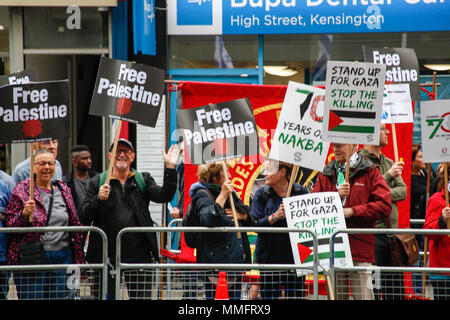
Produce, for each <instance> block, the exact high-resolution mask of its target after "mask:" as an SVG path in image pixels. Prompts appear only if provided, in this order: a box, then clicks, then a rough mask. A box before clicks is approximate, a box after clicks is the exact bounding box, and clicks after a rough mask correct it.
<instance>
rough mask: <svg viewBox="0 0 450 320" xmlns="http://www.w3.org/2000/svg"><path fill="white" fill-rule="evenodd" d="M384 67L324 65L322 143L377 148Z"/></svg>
mask: <svg viewBox="0 0 450 320" xmlns="http://www.w3.org/2000/svg"><path fill="white" fill-rule="evenodd" d="M385 72H386V66H385V65H384V64H375V63H368V62H347V61H328V63H327V77H326V86H325V88H326V93H325V107H324V115H323V140H325V141H329V142H336V143H348V144H370V145H378V144H379V142H380V124H381V109H382V104H383V90H384V77H385Z"/></svg>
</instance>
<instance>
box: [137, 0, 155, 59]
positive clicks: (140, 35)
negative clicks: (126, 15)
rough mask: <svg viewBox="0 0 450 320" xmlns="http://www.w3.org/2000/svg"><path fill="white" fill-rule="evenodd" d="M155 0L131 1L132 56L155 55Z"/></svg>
mask: <svg viewBox="0 0 450 320" xmlns="http://www.w3.org/2000/svg"><path fill="white" fill-rule="evenodd" d="M155 18H156V16H155V0H133V37H134V39H133V40H134V54H138V53H141V54H147V55H152V56H154V55H156V22H155Z"/></svg>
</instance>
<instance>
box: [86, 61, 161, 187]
mask: <svg viewBox="0 0 450 320" xmlns="http://www.w3.org/2000/svg"><path fill="white" fill-rule="evenodd" d="M164 77H165V71H164V70H162V69H158V68H154V67H150V66H146V65H144V64H139V63H135V62H131V61H123V60H115V59H110V58H106V57H102V58H101V60H100V64H99V68H98V73H97V79H96V82H95V87H94V92H93V95H92V99H91V105H90V108H89V113H90V114H93V115H97V116H102V117H109V118H113V119H117V120H118V125H117V128H116V132H115V135H114V136H115V138H114V142H113V150H112V151H113V155H114V154H115V151H116V148H117V143H118V140H119V135H120V129H121V127H122V121H128V122H131V123H135V124H141V125H145V126H150V127H155V126H156V121H157V119H158V114H159V111H160V109H161V105H162V102H163V96H164V92H165V84H164ZM113 162H114V158H112V159H111V160H110V163H109V165H108V174H107V178H106V181H105V183H108V184H109V181H110V179H111V173H112V164H113Z"/></svg>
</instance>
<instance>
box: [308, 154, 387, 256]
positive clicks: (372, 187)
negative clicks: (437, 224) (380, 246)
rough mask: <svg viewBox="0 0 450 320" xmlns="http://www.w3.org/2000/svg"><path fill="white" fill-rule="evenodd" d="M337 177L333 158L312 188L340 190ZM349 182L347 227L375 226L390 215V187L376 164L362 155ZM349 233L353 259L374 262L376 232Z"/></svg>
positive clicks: (321, 190)
mask: <svg viewBox="0 0 450 320" xmlns="http://www.w3.org/2000/svg"><path fill="white" fill-rule="evenodd" d="M336 177H337V174H336V160H333V161H331V162H330V163H328V165H327V166H326V167H325V169H324V170H323V172H322V173H319V176H318V178H317V181H316V183H315V185H314V190H313V192H326V191H335V192H337V188H336V181H337V178H336ZM349 182H350V195H349V196H348V197H347V199H346V201H345V204H344V208H353V216H352V217H350V218H347V219H345V223H346V226H347V228H349V229H350V228H375V222H376V221H377V220H381V219H385V218H386V217H389V215H390V214H391V210H392V207H391V206H392V203H391V191H390V189H389V187H388V185H387V183H386V181H385V180H384V178H383V176H382V175H381V173H380V171H379V170H378V169H377V168H376V167H375V166H371V165H370V164H369V163H368V162H367V160H365V159H364V158H362V157H359V159H358V161H357V163H356V164H355V166H354V167H350V175H349ZM348 237H349V241H350V249H351V252H352V257H353V261H361V262H370V263H375V255H374V249H375V236H374V235H373V234H349V236H348Z"/></svg>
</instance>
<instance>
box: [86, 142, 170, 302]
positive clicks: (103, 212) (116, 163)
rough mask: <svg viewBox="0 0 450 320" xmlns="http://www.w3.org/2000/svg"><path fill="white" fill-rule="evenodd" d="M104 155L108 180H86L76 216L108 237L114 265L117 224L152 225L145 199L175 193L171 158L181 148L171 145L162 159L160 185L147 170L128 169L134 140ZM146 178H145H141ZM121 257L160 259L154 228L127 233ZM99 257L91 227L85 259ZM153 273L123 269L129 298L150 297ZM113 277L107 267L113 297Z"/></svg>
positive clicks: (160, 199) (159, 198) (125, 259)
mask: <svg viewBox="0 0 450 320" xmlns="http://www.w3.org/2000/svg"><path fill="white" fill-rule="evenodd" d="M112 149H113V148H112V146H111V148H110V151H109V153H108V158H109V159H110V161H113V166H112V175H111V180H110V183H109V184H107V183H103V182H100V181H102V180H101V179H103V178H102V177H103V176H104V173H103V174H100V175H97V176H95V177H94V178H92V179H91V180H90V181H89V186H88V191H87V195H86V201H85V203H84V205H83V208H82V210H81V211H80V220H81V222H82V223H83V224H84V225H87V226H89V225H91V224H92V225H93V226H95V227H98V228H100V229H102V230H103V231H104V232H105V233H106V236H107V238H108V257H109V259H110V263H111V264H112V265H113V266H114V265H115V263H116V261H115V259H116V245H115V244H116V238H117V234H118V233H119V231H120V230H122V229H123V228H127V227H152V226H153V224H154V222H153V220H152V218H151V215H150V212H149V202H150V201H153V202H157V203H164V202H169V201H171V200H172V198H173V197H174V195H175V192H176V187H177V178H176V170H175V164H176V162H177V160H178V156H179V149H178V146H177V145H172V146H171V148H170V149H169V151H168V152H167V153H166V152H165V151H164V150H163V151H162V154H163V159H164V166H165V168H164V178H163V185H162V186H158V185H157V184H156V182H155V180H154V179H153V178H152V176H151V175H150V173H148V172H142V173H140V172H137V171H134V170H132V169H131V163H132V162H133V161H134V159H135V157H136V153H135V149H134V147H133V144H132V143H131V142H130V141H128V140H126V139H119V141H118V145H117V150H116V153H115V154H112ZM143 182H144V183H143ZM121 243H122V248H121V262H124V263H152V262H153V261H157V260H158V259H159V248H158V244H157V240H156V234H155V233H154V232H151V233H150V232H145V233H137V232H136V233H135V232H133V233H127V234H125V235H124V236H123V237H122V239H121ZM101 257H102V241H101V239H100V236H99V235H98V234H97V233H94V232H91V235H90V239H89V246H88V250H87V257H86V259H87V261H88V262H89V263H99V262H101V261H102V260H101ZM151 279H152V275H151V274H150V275H146V274H145V271H138V272H133V273H132V274H126V275H125V280H126V282H127V289H128V295H129V297H130V298H131V299H136V298H151V286H152V283H151ZM115 298H116V297H115V282H114V278H113V277H112V276H111V274H110V273H108V299H111V300H114V299H115Z"/></svg>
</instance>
